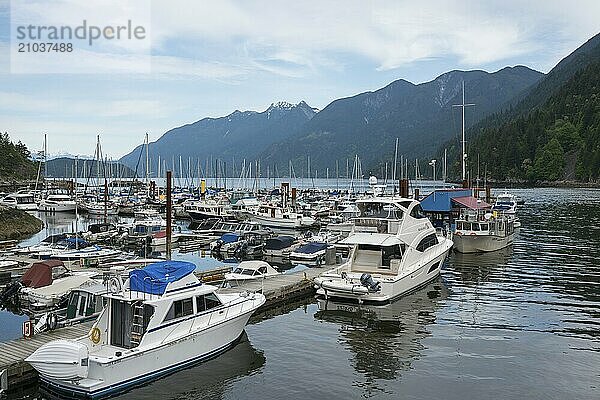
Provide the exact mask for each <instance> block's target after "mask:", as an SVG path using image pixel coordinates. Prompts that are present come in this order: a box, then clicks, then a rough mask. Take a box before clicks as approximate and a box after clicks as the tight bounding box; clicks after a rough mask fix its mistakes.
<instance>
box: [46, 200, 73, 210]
mask: <svg viewBox="0 0 600 400" xmlns="http://www.w3.org/2000/svg"><path fill="white" fill-rule="evenodd" d="M38 211H40V212H47V213H56V212H75V202H68V203H67V202H65V203H54V204H46V203H44V202H43V201H42V202H41V203H40V205H39V207H38Z"/></svg>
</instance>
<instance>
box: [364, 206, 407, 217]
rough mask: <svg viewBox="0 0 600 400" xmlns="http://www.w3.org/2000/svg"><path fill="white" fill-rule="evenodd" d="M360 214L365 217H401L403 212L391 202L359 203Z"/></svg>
mask: <svg viewBox="0 0 600 400" xmlns="http://www.w3.org/2000/svg"><path fill="white" fill-rule="evenodd" d="M358 208H359V210H360V216H361V217H366V218H381V219H402V216H403V212H402V210H400V209H399V208H396V207H395V206H394V205H393V204H385V203H359V204H358Z"/></svg>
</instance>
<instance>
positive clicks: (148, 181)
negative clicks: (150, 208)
mask: <svg viewBox="0 0 600 400" xmlns="http://www.w3.org/2000/svg"><path fill="white" fill-rule="evenodd" d="M149 165H150V157H149V152H148V132H146V190H147V192H146V199H149V198H150V179H149V177H148V172H149V171H148V169H149V168H148V167H149Z"/></svg>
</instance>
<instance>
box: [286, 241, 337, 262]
mask: <svg viewBox="0 0 600 400" xmlns="http://www.w3.org/2000/svg"><path fill="white" fill-rule="evenodd" d="M329 248H334V247H333V245H330V244H327V243H323V242H315V241H311V242H308V243H305V244H303V245H301V246H300V247H298V248H297V249H295V250H294V251H292V252H291V253H290V262H291V263H292V264H305V265H320V264H321V263H322V262H323V261H324V260H325V254H326V253H327V249H329Z"/></svg>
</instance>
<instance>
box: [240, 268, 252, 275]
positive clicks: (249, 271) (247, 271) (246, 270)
mask: <svg viewBox="0 0 600 400" xmlns="http://www.w3.org/2000/svg"><path fill="white" fill-rule="evenodd" d="M242 275H254V270H251V269H243V270H242Z"/></svg>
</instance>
